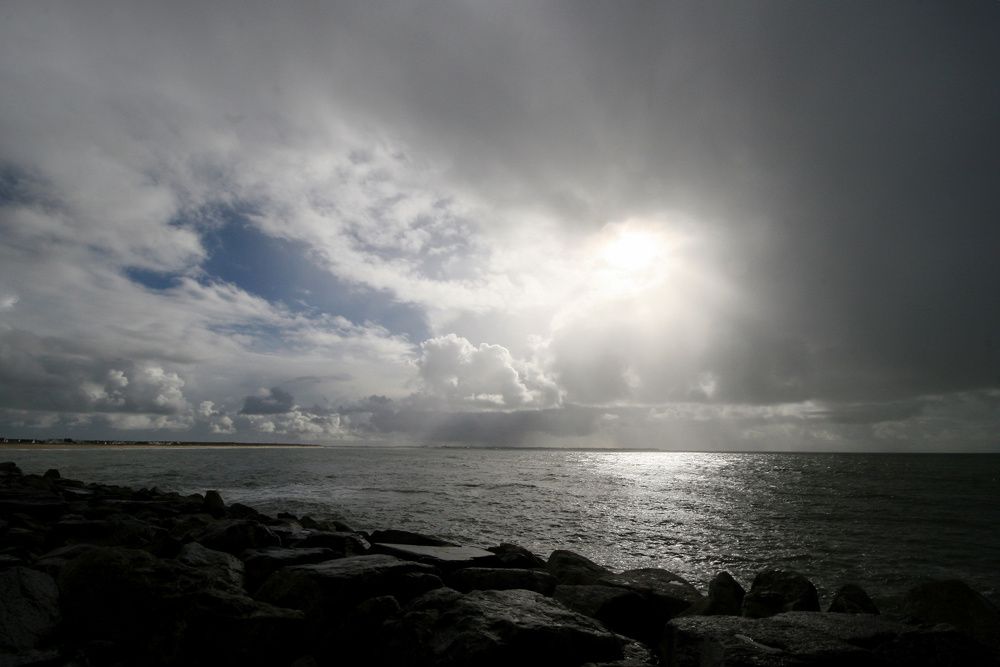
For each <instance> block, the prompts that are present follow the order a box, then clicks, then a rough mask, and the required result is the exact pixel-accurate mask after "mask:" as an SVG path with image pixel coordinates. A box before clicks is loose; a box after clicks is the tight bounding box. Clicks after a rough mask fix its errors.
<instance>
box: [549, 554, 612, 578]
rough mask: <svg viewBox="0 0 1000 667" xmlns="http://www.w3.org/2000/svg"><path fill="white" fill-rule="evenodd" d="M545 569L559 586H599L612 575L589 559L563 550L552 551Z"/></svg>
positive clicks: (609, 571)
mask: <svg viewBox="0 0 1000 667" xmlns="http://www.w3.org/2000/svg"><path fill="white" fill-rule="evenodd" d="M545 567H546V568H547V569H548V571H549V573H550V574H551V575H552V576H553V577H555V578H556V579H558V580H559V583H560V584H573V585H578V584H600V583H601V579H603V578H604V577H606V576H608V575H611V574H614V573H613V572H612V571H611V570H609V569H607V568H605V567H601V566H600V565H598V564H597V563H595V562H594V561H592V560H590V559H589V558H586V557H584V556H581V555H580V554H578V553H574V552H572V551H563V550H557V551H553V552H552V554H551V555H550V556H549V561H548V563H546V565H545Z"/></svg>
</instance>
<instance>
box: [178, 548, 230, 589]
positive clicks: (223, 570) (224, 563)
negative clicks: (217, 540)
mask: <svg viewBox="0 0 1000 667" xmlns="http://www.w3.org/2000/svg"><path fill="white" fill-rule="evenodd" d="M177 560H178V561H179V562H181V563H184V564H185V565H190V566H191V567H196V568H198V569H199V570H200V571H201V572H203V573H205V574H207V575H208V576H210V577H211V578H212V580H213V582H214V583H215V584H216V585H217V587H218V588H231V589H235V590H240V591H242V590H243V561H241V560H240V559H239V558H236V557H235V556H233V555H230V554H227V553H226V552H224V551H216V550H215V549H208V548H206V547H204V546H202V545H200V544H198V543H197V542H188V543H187V544H185V545H184V546H183V547H181V550H180V552H179V553H178V554H177Z"/></svg>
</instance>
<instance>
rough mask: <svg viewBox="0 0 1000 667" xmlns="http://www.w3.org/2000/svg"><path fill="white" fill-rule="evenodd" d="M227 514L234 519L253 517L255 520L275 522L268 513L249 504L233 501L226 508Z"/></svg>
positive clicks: (267, 522) (268, 522)
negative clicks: (263, 512)
mask: <svg viewBox="0 0 1000 667" xmlns="http://www.w3.org/2000/svg"><path fill="white" fill-rule="evenodd" d="M226 514H228V515H229V516H230V517H232V518H234V519H253V520H254V521H259V522H260V523H264V524H270V523H272V522H274V519H272V518H271V517H269V516H267V515H266V514H262V513H260V512H258V511H257V510H255V509H254V508H252V507H250V506H249V505H244V504H243V503H233V504H232V505H230V506H229V507H228V508H227V509H226Z"/></svg>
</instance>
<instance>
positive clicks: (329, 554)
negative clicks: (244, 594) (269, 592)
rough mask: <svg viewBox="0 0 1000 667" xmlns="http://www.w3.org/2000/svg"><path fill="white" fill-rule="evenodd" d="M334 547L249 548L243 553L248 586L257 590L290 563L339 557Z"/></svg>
mask: <svg viewBox="0 0 1000 667" xmlns="http://www.w3.org/2000/svg"><path fill="white" fill-rule="evenodd" d="M337 557H338V556H337V553H336V552H334V551H333V549H326V548H322V547H316V548H309V549H306V548H296V549H287V548H282V547H269V548H267V549H249V550H247V551H244V552H243V553H242V554H241V558H243V566H244V568H245V574H246V587H247V590H249V591H255V590H257V588H258V587H259V586H260V585H261V584H262V583H264V580H265V579H267V578H268V577H269V576H270V575H271V573H273V572H274V571H275V570H278V569H280V568H283V567H288V566H290V565H308V564H311V563H321V562H323V561H325V560H330V559H331V558H337Z"/></svg>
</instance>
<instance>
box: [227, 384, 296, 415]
mask: <svg viewBox="0 0 1000 667" xmlns="http://www.w3.org/2000/svg"><path fill="white" fill-rule="evenodd" d="M294 406H295V399H294V398H293V397H292V395H291V394H289V393H288V392H287V391H285V390H284V389H282V388H281V387H272V388H270V389H267V390H265V391H264V392H262V394H261V395H257V396H247V397H245V398H244V399H243V409H241V410H240V414H242V415H277V414H284V413H286V412H291V410H292V408H293V407H294Z"/></svg>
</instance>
